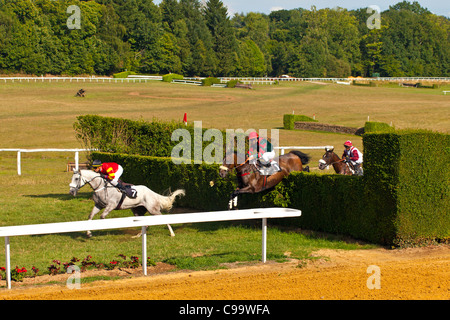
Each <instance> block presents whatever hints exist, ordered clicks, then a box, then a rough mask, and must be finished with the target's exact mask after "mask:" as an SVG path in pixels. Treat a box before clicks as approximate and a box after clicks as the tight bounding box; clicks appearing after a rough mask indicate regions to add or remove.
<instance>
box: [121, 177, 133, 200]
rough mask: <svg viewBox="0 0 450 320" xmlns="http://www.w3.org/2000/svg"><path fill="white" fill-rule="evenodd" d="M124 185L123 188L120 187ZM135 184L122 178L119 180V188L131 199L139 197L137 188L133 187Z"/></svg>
mask: <svg viewBox="0 0 450 320" xmlns="http://www.w3.org/2000/svg"><path fill="white" fill-rule="evenodd" d="M120 186H122V189H121V188H120ZM133 186H134V185H133V184H131V183H125V182H123V181H121V180H119V184H118V189H119V190H120V191H121V192H122V193H123V194H124V195H126V196H127V197H128V198H130V199H136V198H137V190H136V189H135V188H133Z"/></svg>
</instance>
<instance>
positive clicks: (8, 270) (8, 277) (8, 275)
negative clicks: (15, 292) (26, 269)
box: [5, 237, 11, 289]
mask: <svg viewBox="0 0 450 320" xmlns="http://www.w3.org/2000/svg"><path fill="white" fill-rule="evenodd" d="M5 257H6V284H7V286H8V289H11V251H10V247H9V237H5Z"/></svg>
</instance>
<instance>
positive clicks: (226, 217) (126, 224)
mask: <svg viewBox="0 0 450 320" xmlns="http://www.w3.org/2000/svg"><path fill="white" fill-rule="evenodd" d="M300 216H301V211H300V210H296V209H288V208H260V209H246V210H234V211H215V212H197V213H184V214H169V215H159V216H148V217H130V218H116V219H100V220H86V221H75V222H60V223H47V224H34V225H22V226H7V227H0V237H4V238H5V259H6V282H7V287H8V289H11V249H10V239H9V238H10V237H13V236H14V237H15V236H27V235H40V234H55V233H70V232H81V231H88V230H91V231H94V230H108V229H122V228H133V227H141V228H142V270H143V273H144V275H147V227H148V226H158V225H166V224H182V223H199V222H213V221H232V220H250V219H262V262H263V263H265V262H266V256H267V219H269V218H292V217H300Z"/></svg>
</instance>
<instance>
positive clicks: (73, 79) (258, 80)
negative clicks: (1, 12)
mask: <svg viewBox="0 0 450 320" xmlns="http://www.w3.org/2000/svg"><path fill="white" fill-rule="evenodd" d="M201 79H203V78H185V80H197V81H198V80H201ZM219 79H220V80H221V81H222V82H227V81H230V80H239V81H241V82H244V83H259V84H273V83H274V82H275V81H280V82H281V81H287V82H297V81H331V82H336V81H353V80H355V81H395V82H409V81H432V82H435V81H441V82H448V81H450V78H449V77H379V78H351V79H349V78H294V77H289V78H269V77H260V78H251V77H247V78H242V77H222V78H219ZM161 80H162V77H161V76H139V75H133V76H128V77H127V78H110V77H0V83H7V82H8V81H10V82H49V83H51V82H60V81H61V82H108V83H110V82H114V83H118V82H119V83H124V82H128V83H129V82H133V83H136V82H137V83H141V82H144V83H147V81H161Z"/></svg>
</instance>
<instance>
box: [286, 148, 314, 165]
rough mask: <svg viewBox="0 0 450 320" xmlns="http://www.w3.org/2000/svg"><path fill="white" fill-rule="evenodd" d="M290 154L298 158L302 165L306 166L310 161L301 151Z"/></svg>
mask: <svg viewBox="0 0 450 320" xmlns="http://www.w3.org/2000/svg"><path fill="white" fill-rule="evenodd" d="M290 153H292V154H295V155H296V156H297V157H299V158H300V160H301V161H302V164H307V163H309V160H311V157H310V156H308V155H307V154H305V153H303V152H301V151H297V150H293V151H291V152H290Z"/></svg>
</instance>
